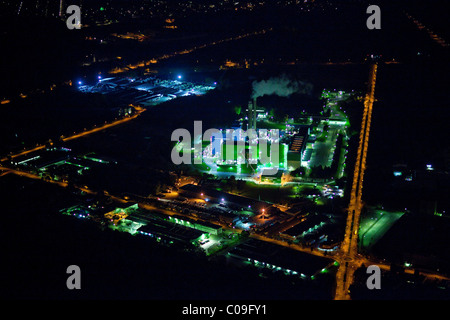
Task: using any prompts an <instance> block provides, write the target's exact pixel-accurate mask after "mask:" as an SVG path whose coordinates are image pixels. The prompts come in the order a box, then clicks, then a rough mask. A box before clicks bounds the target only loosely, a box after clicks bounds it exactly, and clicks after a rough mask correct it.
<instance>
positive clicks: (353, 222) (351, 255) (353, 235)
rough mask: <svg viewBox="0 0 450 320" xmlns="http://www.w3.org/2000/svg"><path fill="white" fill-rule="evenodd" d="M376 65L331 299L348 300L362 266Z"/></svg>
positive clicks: (374, 66) (372, 76)
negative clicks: (362, 224)
mask: <svg viewBox="0 0 450 320" xmlns="http://www.w3.org/2000/svg"><path fill="white" fill-rule="evenodd" d="M377 68H378V65H377V64H376V63H375V64H373V65H372V67H371V71H370V77H369V85H368V93H367V94H366V97H365V99H364V112H363V118H362V123H361V131H360V135H359V145H358V150H357V157H356V164H355V170H354V174H353V182H352V189H351V193H350V204H349V207H348V216H347V223H346V227H345V236H344V240H343V241H342V243H341V247H340V250H341V254H342V259H343V260H344V262H345V263H344V264H343V265H342V264H341V267H340V268H339V270H338V272H337V274H336V293H335V300H349V299H350V295H349V292H348V288H349V286H350V284H351V281H352V279H353V274H354V272H355V270H356V269H357V268H358V267H359V266H360V265H361V264H362V261H361V259H360V258H359V256H358V255H357V254H358V229H359V221H360V215H361V209H362V201H361V197H362V186H363V180H364V171H365V169H366V159H367V149H368V144H369V134H370V124H371V120H372V108H373V102H374V100H375V83H376V76H377Z"/></svg>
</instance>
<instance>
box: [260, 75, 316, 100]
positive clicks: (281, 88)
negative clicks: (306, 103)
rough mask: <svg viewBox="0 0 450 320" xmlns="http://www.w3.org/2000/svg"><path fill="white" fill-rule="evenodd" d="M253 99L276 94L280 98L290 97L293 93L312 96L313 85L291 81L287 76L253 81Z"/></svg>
mask: <svg viewBox="0 0 450 320" xmlns="http://www.w3.org/2000/svg"><path fill="white" fill-rule="evenodd" d="M252 86H253V93H252V98H258V97H262V96H264V95H272V94H275V95H277V96H280V97H288V96H290V95H291V94H293V93H300V94H308V95H310V94H311V93H312V90H313V85H312V84H311V83H308V82H303V81H299V80H292V79H289V78H288V77H287V76H286V75H282V76H281V77H272V78H269V79H267V80H261V81H256V80H255V81H253V82H252Z"/></svg>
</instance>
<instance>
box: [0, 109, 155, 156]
mask: <svg viewBox="0 0 450 320" xmlns="http://www.w3.org/2000/svg"><path fill="white" fill-rule="evenodd" d="M145 110H146V109H138V110H137V111H136V113H135V114H133V115H132V116H130V117H126V118H122V119H119V120H116V121H114V122H111V123H107V124H104V125H103V126H100V127H95V128H92V129H90V130H87V131H83V132H80V133H76V134H74V135H72V136H69V137H64V138H62V139H61V140H62V141H64V142H67V141H70V140H74V139H78V138H81V137H85V136H88V135H90V134H93V133H95V132H99V131H102V130H105V129H109V128H112V127H115V126H117V125H119V124H122V123H125V122H128V121H130V120H133V119H136V118H137V117H138V116H140V115H141V113H142V112H144V111H145ZM46 147H47V146H46V145H45V144H44V145H38V146H37V147H35V148H33V149H28V150H24V151H21V152H19V153H16V154H14V155H11V156H10V157H11V159H14V158H17V157H20V156H23V155H26V154H29V153H33V152H36V151H39V150H42V149H45V148H46ZM0 161H1V162H3V161H8V157H5V158H3V159H1V160H0Z"/></svg>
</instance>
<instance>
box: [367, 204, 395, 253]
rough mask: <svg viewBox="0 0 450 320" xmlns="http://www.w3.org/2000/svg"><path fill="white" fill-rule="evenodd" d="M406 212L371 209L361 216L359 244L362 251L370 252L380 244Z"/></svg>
mask: <svg viewBox="0 0 450 320" xmlns="http://www.w3.org/2000/svg"><path fill="white" fill-rule="evenodd" d="M403 214H404V212H389V211H386V210H379V209H372V208H369V209H368V210H367V212H366V213H365V214H363V215H361V222H360V226H359V243H360V246H361V249H362V250H369V249H370V248H371V247H372V246H373V245H374V244H375V243H377V242H378V240H380V239H381V238H382V237H383V236H384V235H385V234H386V232H388V230H389V229H390V228H391V227H392V226H393V225H394V224H395V222H396V221H397V220H398V219H400V218H401V217H402V215H403Z"/></svg>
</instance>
